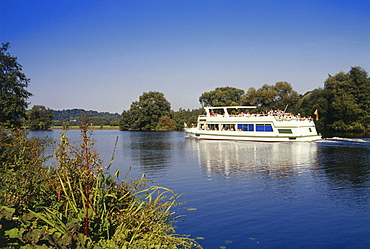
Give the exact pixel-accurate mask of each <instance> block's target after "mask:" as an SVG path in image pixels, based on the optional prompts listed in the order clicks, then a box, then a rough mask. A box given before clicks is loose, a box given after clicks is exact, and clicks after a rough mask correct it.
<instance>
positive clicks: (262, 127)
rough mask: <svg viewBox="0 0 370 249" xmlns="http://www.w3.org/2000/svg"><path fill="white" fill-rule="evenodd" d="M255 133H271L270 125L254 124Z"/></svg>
mask: <svg viewBox="0 0 370 249" xmlns="http://www.w3.org/2000/svg"><path fill="white" fill-rule="evenodd" d="M256 131H270V132H271V131H273V130H272V126H271V125H270V124H256Z"/></svg>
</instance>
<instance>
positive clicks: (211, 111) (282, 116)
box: [198, 106, 313, 122]
mask: <svg viewBox="0 0 370 249" xmlns="http://www.w3.org/2000/svg"><path fill="white" fill-rule="evenodd" d="M255 108H257V107H256V106H223V107H205V108H204V109H205V110H206V115H199V117H198V121H207V120H208V121H211V120H214V121H216V120H218V119H220V121H221V120H225V119H228V120H239V119H244V120H245V119H250V120H251V121H252V120H266V119H271V120H275V121H306V122H307V121H309V122H311V121H313V119H312V117H301V115H300V114H297V115H293V114H291V113H286V112H285V111H282V110H280V109H277V110H270V111H266V112H261V113H250V112H249V111H248V109H255ZM230 110H231V111H230Z"/></svg>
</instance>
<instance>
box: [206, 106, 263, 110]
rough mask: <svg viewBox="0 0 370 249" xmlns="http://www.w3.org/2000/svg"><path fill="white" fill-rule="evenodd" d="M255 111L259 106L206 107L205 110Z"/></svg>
mask: <svg viewBox="0 0 370 249" xmlns="http://www.w3.org/2000/svg"><path fill="white" fill-rule="evenodd" d="M225 108H226V109H255V108H257V106H206V107H204V109H206V110H214V109H225Z"/></svg>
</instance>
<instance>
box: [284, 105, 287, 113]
mask: <svg viewBox="0 0 370 249" xmlns="http://www.w3.org/2000/svg"><path fill="white" fill-rule="evenodd" d="M287 108H288V105H286V106H285V109H284V113H285V111H286V109H287Z"/></svg>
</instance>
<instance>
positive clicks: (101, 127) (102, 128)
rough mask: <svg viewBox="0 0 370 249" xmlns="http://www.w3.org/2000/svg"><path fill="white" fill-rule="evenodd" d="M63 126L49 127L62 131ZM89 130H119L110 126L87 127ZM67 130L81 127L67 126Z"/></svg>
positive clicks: (117, 127)
mask: <svg viewBox="0 0 370 249" xmlns="http://www.w3.org/2000/svg"><path fill="white" fill-rule="evenodd" d="M63 128H64V127H63V126H61V125H59V126H52V127H50V129H51V130H63ZM89 128H90V129H93V130H119V126H110V125H93V126H89ZM68 129H70V130H80V129H81V127H80V126H78V125H76V126H68Z"/></svg>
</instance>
